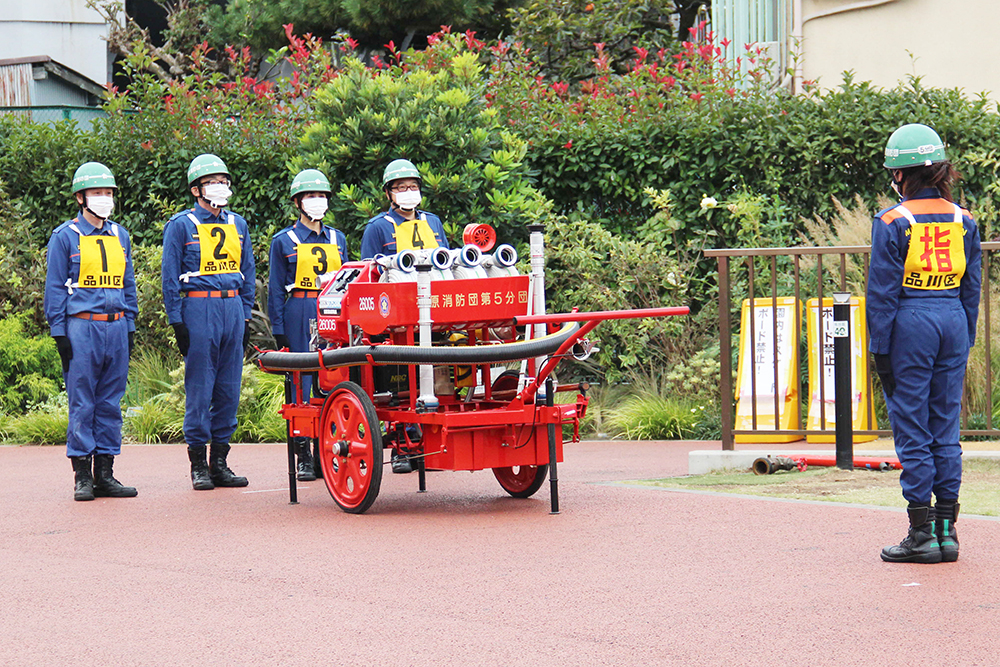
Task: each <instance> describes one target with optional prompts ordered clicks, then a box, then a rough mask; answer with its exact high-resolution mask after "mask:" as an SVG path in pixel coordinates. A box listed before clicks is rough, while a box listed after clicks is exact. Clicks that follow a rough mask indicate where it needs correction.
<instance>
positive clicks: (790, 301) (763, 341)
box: [734, 296, 802, 443]
mask: <svg viewBox="0 0 1000 667" xmlns="http://www.w3.org/2000/svg"><path fill="white" fill-rule="evenodd" d="M750 310H751V309H750V300H749V299H744V300H743V308H742V310H741V312H740V355H739V366H738V370H737V373H736V387H737V390H736V430H761V431H764V430H767V431H771V430H792V429H797V428H798V423H799V400H798V392H797V391H796V389H795V373H797V372H798V366H799V345H798V339H797V336H796V333H797V331H796V325H797V323H798V321H799V313H798V309H797V308H796V300H795V298H794V297H790V296H783V297H778V298H777V299H775V300H772V299H754V304H753V326H752V327H751V322H750ZM751 328H752V330H753V331H752V332H751ZM751 333H752V335H753V339H752V340H751ZM775 362H777V373H775ZM776 379H777V385H776V383H775V380H776ZM776 395H777V407H778V415H777V419H775V414H774V412H775V396H776ZM755 416H756V423H754V418H755ZM801 439H802V436H800V435H794V434H788V435H749V434H745V435H740V434H737V435H735V436H734V440H735V442H768V443H774V442H794V441H796V440H801Z"/></svg>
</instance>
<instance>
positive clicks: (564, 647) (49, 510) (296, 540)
mask: <svg viewBox="0 0 1000 667" xmlns="http://www.w3.org/2000/svg"><path fill="white" fill-rule="evenodd" d="M705 446H706V445H705V443H594V442H588V443H583V444H578V445H567V447H566V462H565V463H563V464H562V465H561V466H560V477H561V487H560V491H561V494H560V498H561V504H562V510H563V511H562V513H561V514H560V515H557V516H552V515H550V514H549V513H548V508H549V500H548V484H546V485H545V486H544V487H543V489H542V491H541V492H539V493H538V494H537V495H536V496H535V497H534V498H532V499H528V500H516V499H513V498H509V497H506V495H505V494H503V492H502V491H501V489H500V488H499V485H498V484H497V483H496V482H495V480H494V479H493V477H492V475H491V474H490V473H488V472H477V473H471V474H470V473H453V472H446V473H432V474H430V475H429V476H428V482H429V488H430V490H429V492H428V493H426V494H419V495H418V494H416V493H415V490H416V483H417V480H416V475H406V476H401V475H396V476H392V475H387V476H386V480H385V483H384V484H383V489H382V494H381V496H380V497H379V499H378V500H377V501H376V503H375V505H374V506H373V507H372V509H371V510H370V511H369V512H368V513H367V514H365V515H361V516H353V515H347V514H344V513H342V512H341V511H340V510H339V509H337V507H336V505H334V503H333V501H332V500H331V499H330V498H329V496H328V494H327V492H326V490H325V488H324V487H323V486H322V482H314V483H310V484H308V485H302V486H300V499H301V504H299V505H297V506H291V505H289V504H288V496H287V489H286V488H285V486H284V485H285V483H286V480H287V476H286V473H285V469H284V465H285V453H284V448H283V447H282V446H277V445H255V446H237V447H234V451H233V454H232V455H231V457H230V459H231V464H232V466H233V467H234V468H235V469H236V471H237V472H238V473H240V474H245V475H247V476H248V477H249V478H250V481H251V486H250V487H249V488H248V489H243V490H238V489H224V490H221V489H220V490H216V491H212V492H194V491H192V490H191V488H190V483H189V480H188V478H187V462H186V456H185V453H184V449H183V447H182V446H176V445H170V446H127V447H126V448H125V450H124V454H123V455H122V456H121V457H120V458H119V459H118V460H117V462H116V473H117V476H118V478H119V479H121V480H122V481H123V482H125V483H128V484H133V485H135V486H137V487H138V488H139V497H138V498H135V499H130V500H110V499H103V500H96V501H94V502H90V503H75V502H73V501H72V499H71V498H72V493H71V491H72V471H71V469H70V465H69V463H68V461H67V460H66V459H65V457H64V451H63V450H62V449H61V448H54V447H53V448H38V447H23V448H17V447H0V470H3V471H4V479H5V482H6V483H5V484H3V485H2V486H0V507H2V508H3V509H2V515H0V638H2V640H0V665H5V666H7V665H69V664H73V665H80V666H89V665H116V666H117V665H144V666H145V665H196V664H197V665H299V664H310V663H314V664H319V663H321V662H322V663H323V664H330V665H349V664H362V665H461V666H466V665H491V666H492V665H498V666H499V665H502V666H504V667H507V666H512V665H528V666H534V665H724V666H725V667H734V666H742V665H788V666H797V665H803V666H805V665H809V666H817V665H820V666H822V665H838V666H842V665H879V666H880V667H882V666H887V665H911V664H923V665H932V664H933V665H947V666H949V667H951V666H960V667H961V666H971V665H997V664H1000V633H998V629H1000V576H998V574H997V573H998V570H1000V522H998V521H995V520H988V519H984V518H976V517H962V519H961V521H960V523H959V534H960V536H961V539H962V557H961V559H960V560H959V562H958V563H954V564H943V565H931V566H920V565H889V564H885V563H882V562H881V561H880V560H879V558H878V550H879V549H880V548H881V547H882V546H883V545H885V544H888V543H891V542H896V541H898V540H899V539H900V538H901V537H902V535H903V532H904V528H905V516H904V514H902V512H901V511H892V510H886V509H874V508H866V507H856V506H836V505H822V504H817V503H804V502H787V501H786V502H782V501H774V500H765V499H760V498H745V497H734V496H729V495H714V494H703V493H691V492H683V491H672V490H660V489H651V488H645V487H635V486H628V485H622V484H617V483H615V482H620V481H622V480H628V479H637V478H644V477H645V478H650V477H662V476H669V475H679V474H684V473H685V472H686V469H687V452H688V450H690V449H703V448H705Z"/></svg>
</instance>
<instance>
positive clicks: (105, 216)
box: [45, 162, 139, 500]
mask: <svg viewBox="0 0 1000 667" xmlns="http://www.w3.org/2000/svg"><path fill="white" fill-rule="evenodd" d="M116 190H117V186H116V185H115V177H114V176H113V175H112V174H111V171H110V170H108V168H107V167H105V166H104V165H103V164H100V163H99V162H87V163H86V164H83V165H81V166H80V168H79V169H77V170H76V173H75V174H74V175H73V185H72V191H73V196H74V198H75V199H76V203H77V205H78V206H79V207H80V212H79V214H78V215H77V216H76V218H74V219H73V220H69V221H68V222H64V223H63V224H61V225H59V227H57V228H56V230H55V231H54V232H52V236H51V238H50V239H49V245H48V259H47V273H46V277H45V318H46V319H47V320H48V323H49V331H50V333H51V335H52V337H53V338H54V339H55V341H56V348H57V349H58V351H59V356H60V358H61V359H62V369H63V379H64V380H65V382H66V394H67V396H68V398H69V428H68V429H67V431H66V455H67V456H68V457H69V458H70V461H71V462H72V464H73V471H74V473H75V478H76V479H75V488H74V491H73V499H74V500H93V499H94V498H95V497H98V498H100V497H112V498H131V497H133V496H135V495H136V490H135V489H134V488H133V487H130V486H123V485H122V484H121V483H120V482H119V481H118V480H117V479H115V478H114V474H113V466H114V460H115V456H117V455H118V454H120V453H121V446H122V412H121V400H122V396H123V395H124V394H125V383H126V381H127V379H128V358H129V355H130V354H131V352H132V344H133V336H134V333H135V317H136V315H137V314H138V313H139V307H138V304H137V302H136V291H135V276H134V274H133V272H132V242H131V240H130V238H129V235H128V232H127V231H125V228H124V227H122V226H121V225H119V224H117V223H115V222H112V221H111V220H110V219H109V216H110V215H111V211H112V210H113V209H114V195H115V191H116Z"/></svg>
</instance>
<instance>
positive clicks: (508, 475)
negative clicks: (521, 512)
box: [493, 465, 549, 498]
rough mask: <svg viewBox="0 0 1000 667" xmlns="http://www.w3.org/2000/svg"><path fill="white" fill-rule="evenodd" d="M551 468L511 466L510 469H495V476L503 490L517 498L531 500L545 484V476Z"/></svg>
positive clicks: (543, 466) (544, 466) (545, 466)
mask: <svg viewBox="0 0 1000 667" xmlns="http://www.w3.org/2000/svg"><path fill="white" fill-rule="evenodd" d="M548 471H549V467H548V466H547V465H542V466H511V467H510V468H494V469H493V475H494V476H495V477H496V478H497V481H498V482H500V486H502V487H503V490H504V491H506V492H507V493H509V494H510V495H512V496H514V497H515V498H530V497H531V496H533V495H535V492H536V491H538V489H540V488H542V484H543V483H545V475H546V473H548Z"/></svg>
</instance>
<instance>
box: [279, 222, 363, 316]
mask: <svg viewBox="0 0 1000 667" xmlns="http://www.w3.org/2000/svg"><path fill="white" fill-rule="evenodd" d="M289 231H293V232H295V236H296V238H298V240H299V243H330V241H331V239H336V241H337V248H338V249H339V250H340V263H341V264H343V263H344V262H347V261H348V256H347V237H346V236H344V233H343V232H341V231H340V230H337V229H334V228H333V227H328V226H326V225H323V227H322V228H321V232H322V234H317V233H316V232H314V231H312V230H311V229H309V228H308V227H306V226H305V225H304V224H302V222H301V221H296V223H295V224H294V225H291V226H290V227H285V228H284V229H282V230H281V231H280V232H278V233H277V234H275V235H274V238H273V239H271V275H270V277H269V278H268V283H267V284H268V289H267V313H268V316H269V317H270V318H271V331H272V332H273V333H275V334H284V333H285V298H286V297H287V295H288V286H289V285H291V284H293V283H294V282H295V269H296V265H297V264H298V252H297V251H296V245H297V244H296V243H295V241H294V240H293V239H292V237H291V236H289V234H288V232H289Z"/></svg>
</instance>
